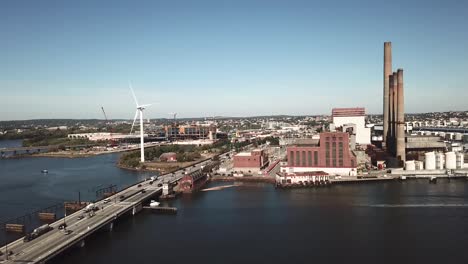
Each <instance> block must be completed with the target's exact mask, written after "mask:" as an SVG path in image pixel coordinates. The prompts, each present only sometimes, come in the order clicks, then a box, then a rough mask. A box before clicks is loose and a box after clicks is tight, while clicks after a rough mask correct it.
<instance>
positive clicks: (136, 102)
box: [128, 82, 138, 107]
mask: <svg viewBox="0 0 468 264" xmlns="http://www.w3.org/2000/svg"><path fill="white" fill-rule="evenodd" d="M128 86H130V90H131V91H132V95H133V99H134V100H135V104H136V106H137V107H138V101H137V98H136V96H135V91H133V87H132V83H131V82H128Z"/></svg>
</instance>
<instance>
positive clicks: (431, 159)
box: [424, 152, 436, 170]
mask: <svg viewBox="0 0 468 264" xmlns="http://www.w3.org/2000/svg"><path fill="white" fill-rule="evenodd" d="M424 157H425V164H424V166H425V167H426V170H435V168H436V165H435V153H434V152H426V153H425V154H424Z"/></svg>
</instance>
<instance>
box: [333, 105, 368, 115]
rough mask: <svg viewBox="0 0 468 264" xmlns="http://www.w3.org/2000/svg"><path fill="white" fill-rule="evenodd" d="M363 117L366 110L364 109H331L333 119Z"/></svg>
mask: <svg viewBox="0 0 468 264" xmlns="http://www.w3.org/2000/svg"><path fill="white" fill-rule="evenodd" d="M365 115H366V109H365V108H364V107H354V108H333V109H332V116H333V117H346V116H365Z"/></svg>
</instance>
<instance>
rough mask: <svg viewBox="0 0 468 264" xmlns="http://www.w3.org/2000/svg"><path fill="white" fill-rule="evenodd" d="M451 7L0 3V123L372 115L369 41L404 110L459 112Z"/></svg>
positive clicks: (466, 53)
mask: <svg viewBox="0 0 468 264" xmlns="http://www.w3.org/2000/svg"><path fill="white" fill-rule="evenodd" d="M467 13H468V4H467V3H460V2H458V1H444V2H438V1H412V2H411V3H407V1H399V0H398V1H392V2H385V3H381V2H378V1H371V0H365V1H353V2H352V3H349V2H347V1H327V2H326V3H314V2H312V1H287V2H286V1H214V0H212V1H193V2H192V1H170V2H168V1H140V2H138V3H137V4H135V3H130V2H124V1H122V2H121V1H100V2H97V1H96V2H95V1H79V2H67V3H65V2H60V1H59V2H53V1H40V2H35V1H28V2H26V1H3V2H1V3H0V34H1V36H2V41H1V42H0V58H2V59H1V60H0V91H1V102H0V120H23V119H47V118H66V119H68V118H72V119H103V115H102V112H101V106H103V107H104V108H105V110H106V113H107V115H108V117H109V118H110V119H133V115H134V112H135V110H134V108H135V105H134V102H133V99H132V95H131V92H130V90H129V88H128V82H129V81H131V82H132V84H133V87H134V89H135V93H136V95H137V97H138V98H139V100H140V101H141V103H152V104H153V105H152V106H150V107H148V108H147V109H146V110H145V119H146V118H170V117H171V115H170V114H169V113H173V112H177V113H178V115H177V116H178V117H181V118H185V117H210V116H233V117H239V116H263V115H320V114H328V115H329V114H330V113H331V109H332V108H334V107H365V108H366V112H367V113H368V114H381V113H382V82H383V80H382V73H383V43H384V42H385V41H391V42H392V46H393V65H394V67H395V66H398V67H402V68H403V69H404V71H405V109H406V112H407V113H420V112H438V111H450V110H461V111H465V110H468V104H467V103H466V98H467V96H468V87H467V85H466V84H467V83H468V75H467V74H466V72H467V71H468V50H467V49H466V47H468V32H467V31H466V28H465V27H466V25H468V16H466V14H467Z"/></svg>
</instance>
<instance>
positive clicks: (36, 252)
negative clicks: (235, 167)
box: [0, 160, 212, 263]
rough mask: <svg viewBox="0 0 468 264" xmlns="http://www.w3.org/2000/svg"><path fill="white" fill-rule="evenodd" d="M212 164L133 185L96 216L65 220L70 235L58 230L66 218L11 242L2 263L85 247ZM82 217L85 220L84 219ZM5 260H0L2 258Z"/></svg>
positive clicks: (77, 214) (41, 258) (100, 204)
mask: <svg viewBox="0 0 468 264" xmlns="http://www.w3.org/2000/svg"><path fill="white" fill-rule="evenodd" d="M211 162H212V161H211V160H205V161H202V162H200V163H198V164H196V165H194V166H193V167H189V168H186V169H181V170H179V171H176V172H174V173H172V174H166V175H163V176H160V177H159V178H158V180H157V181H155V182H153V183H151V181H150V180H145V181H142V182H139V183H136V184H135V185H132V186H130V187H128V188H126V189H124V190H122V191H120V192H118V193H116V194H115V195H112V196H111V197H108V199H109V200H110V201H107V202H106V200H101V201H98V202H96V203H95V205H96V206H97V208H99V210H97V211H96V212H95V213H94V215H92V214H91V215H89V214H85V212H84V210H83V209H82V210H79V211H77V212H75V213H73V214H71V215H69V216H67V217H66V218H65V222H66V224H67V230H70V232H71V233H69V234H67V233H66V232H64V231H63V230H59V225H60V224H62V223H63V222H64V220H63V218H62V219H60V220H58V221H56V222H54V223H52V224H51V225H50V226H51V227H52V228H53V230H51V231H49V232H47V233H45V234H43V235H41V236H39V237H37V238H36V239H33V240H31V241H29V242H24V241H23V238H21V239H18V240H16V241H13V242H11V243H10V244H8V245H7V246H6V247H5V246H4V247H2V248H0V250H1V252H3V253H5V252H10V251H11V252H12V253H11V255H9V256H8V260H3V261H0V263H45V262H46V261H47V260H50V259H52V258H53V257H55V256H56V255H58V254H60V253H61V252H63V251H65V250H67V249H68V248H70V247H73V246H81V247H83V246H85V239H86V238H87V237H89V236H90V235H91V234H93V233H94V232H96V231H97V230H106V229H107V230H109V231H112V228H113V226H114V221H115V220H116V219H118V218H119V217H122V216H125V215H135V214H136V213H138V212H139V211H140V210H142V207H143V203H145V202H146V201H148V200H149V199H151V198H153V197H155V196H157V195H159V194H161V192H162V188H163V187H162V186H158V185H160V184H161V183H162V182H169V183H171V184H176V183H177V182H178V181H179V180H180V179H181V178H182V177H183V176H184V175H185V172H187V173H198V172H199V171H201V169H202V166H203V167H205V166H207V165H209V164H210V163H211ZM80 216H85V217H84V218H81V217H80ZM2 257H5V254H4V255H3V256H0V258H2Z"/></svg>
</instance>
